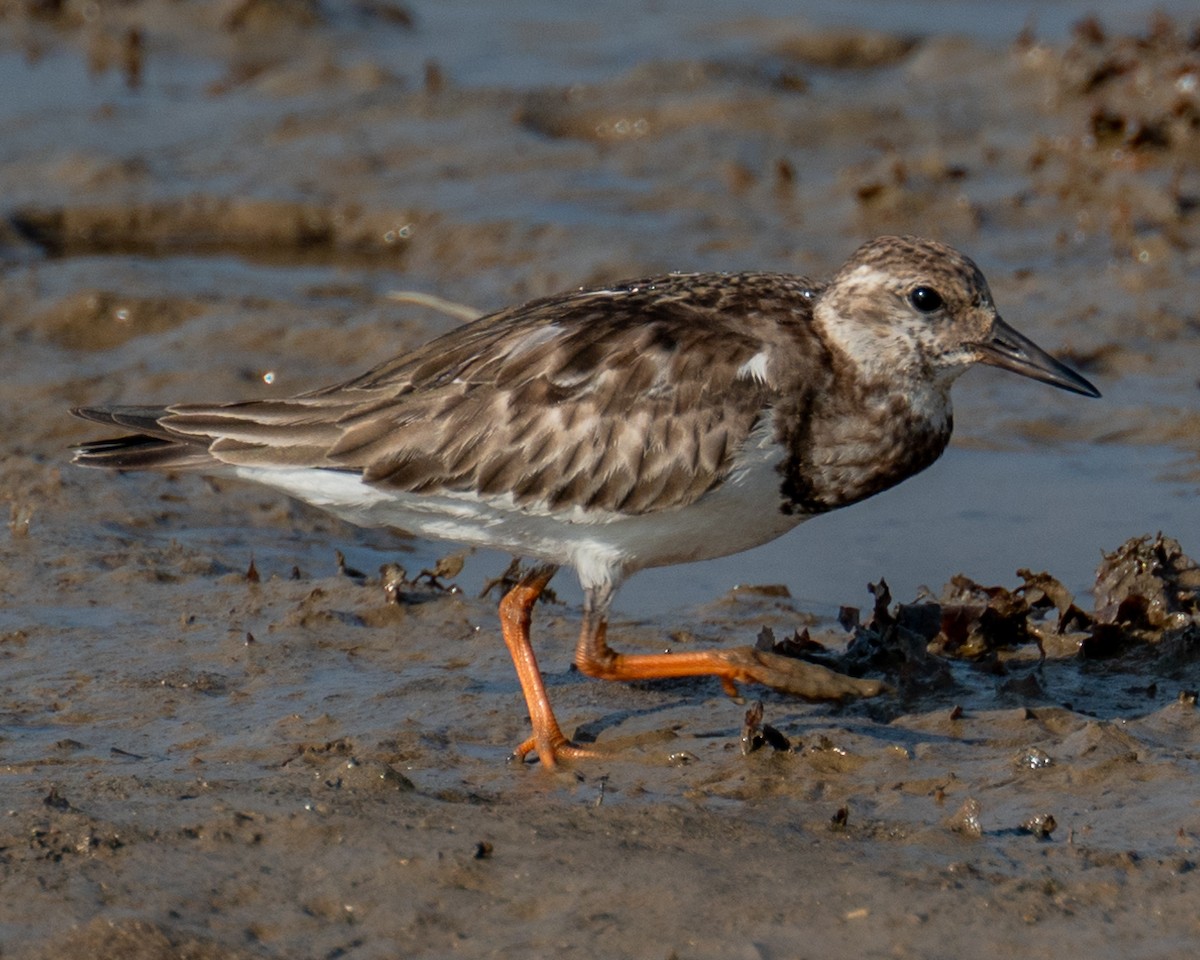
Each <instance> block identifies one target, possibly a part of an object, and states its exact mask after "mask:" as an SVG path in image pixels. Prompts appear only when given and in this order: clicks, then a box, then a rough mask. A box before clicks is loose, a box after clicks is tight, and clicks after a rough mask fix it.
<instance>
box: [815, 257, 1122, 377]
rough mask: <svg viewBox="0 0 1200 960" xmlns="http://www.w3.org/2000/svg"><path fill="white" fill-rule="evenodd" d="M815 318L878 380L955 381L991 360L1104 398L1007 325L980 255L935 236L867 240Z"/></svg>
mask: <svg viewBox="0 0 1200 960" xmlns="http://www.w3.org/2000/svg"><path fill="white" fill-rule="evenodd" d="M814 317H815V319H816V322H817V324H818V325H819V326H820V327H821V328H822V330H823V331H824V332H825V334H826V335H827V336H828V337H829V338H830V340H832V342H833V343H835V344H837V346H838V347H840V348H841V349H842V351H844V352H845V353H846V354H847V355H848V356H849V357H850V358H851V359H852V360H853V361H854V364H855V367H856V368H857V369H859V370H860V371H861V372H862V375H863V376H864V377H865V378H867V379H869V380H875V379H886V378H895V377H897V376H903V375H904V374H906V373H907V374H909V375H912V376H918V377H921V378H922V379H932V380H933V381H934V382H935V383H938V384H942V385H944V386H945V387H946V388H949V385H950V383H952V382H953V381H954V380H955V378H957V377H958V376H959V375H960V374H961V373H963V372H964V371H965V370H966V369H967V368H968V367H970V366H972V365H973V364H975V363H987V364H991V365H992V366H996V367H1001V368H1003V369H1005V370H1011V371H1013V372H1014V373H1019V374H1022V375H1023V376H1026V377H1032V378H1033V379H1034V380H1041V381H1042V382H1043V383H1049V384H1051V385H1053V386H1056V387H1060V388H1062V389H1063V390H1070V391H1072V392H1073V393H1080V394H1083V395H1084V396H1088V397H1098V396H1100V393H1099V391H1098V390H1096V388H1095V387H1094V386H1092V385H1091V384H1090V383H1088V381H1087V380H1085V379H1084V378H1083V377H1081V376H1080V375H1079V374H1077V373H1076V372H1075V371H1074V370H1072V369H1071V368H1070V367H1068V366H1066V365H1065V364H1063V363H1060V362H1059V361H1058V360H1055V359H1054V358H1053V357H1052V356H1050V354H1048V353H1046V351H1045V350H1043V349H1042V348H1041V347H1039V346H1038V345H1037V344H1035V343H1034V342H1033V341H1032V340H1030V339H1029V338H1028V337H1026V336H1024V335H1023V334H1021V333H1018V332H1017V331H1016V330H1014V329H1013V328H1012V327H1010V326H1009V325H1008V324H1007V323H1005V322H1004V320H1002V319H1001V318H1000V315H999V313H997V312H996V307H995V305H994V304H993V303H992V294H991V291H990V290H989V289H988V284H987V281H986V280H985V279H984V277H983V274H982V273H981V272H980V270H979V268H978V267H977V266H976V265H975V264H974V262H973V261H972V260H971V259H970V258H968V257H966V256H964V255H963V254H961V253H959V252H958V251H957V250H955V249H954V248H953V247H949V246H947V245H946V244H944V243H938V242H937V241H935V240H922V239H920V238H917V237H878V238H876V239H875V240H871V241H870V242H868V243H865V244H863V246H861V247H859V248H858V250H857V251H855V253H854V255H853V256H852V257H851V258H850V259H849V260H848V261H846V264H845V265H844V266H843V267H842V268H841V269H840V270H839V271H838V272H837V274H835V275H834V277H833V279H832V280H831V281H830V282H829V284H828V285H827V286H826V287H825V288H824V289H823V290H822V291H821V293H820V295H819V297H818V300H817V302H816V304H815V306H814Z"/></svg>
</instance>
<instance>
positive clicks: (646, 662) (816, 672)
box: [575, 587, 887, 700]
mask: <svg viewBox="0 0 1200 960" xmlns="http://www.w3.org/2000/svg"><path fill="white" fill-rule="evenodd" d="M611 600H612V588H610V587H599V588H592V589H588V590H587V593H586V601H585V604H584V611H583V629H582V631H581V632H580V635H579V643H578V645H577V646H576V647H575V665H576V666H577V667H578V668H579V670H580V671H581V672H582V673H585V674H587V675H588V676H589V677H596V678H598V679H601V680H659V679H666V678H670V677H705V676H708V677H716V678H717V679H718V680H719V681H720V682H721V687H722V688H723V689H724V690H725V692H726V693H727V694H729V695H730V696H731V697H736V696H737V695H738V689H737V684H739V683H761V684H763V685H764V686H768V687H773V688H774V689H776V690H780V691H782V692H784V693H790V694H791V695H792V696H796V697H801V698H802V699H805V700H844V699H847V698H850V697H874V696H878V695H879V694H880V693H883V692H884V691H885V690H887V686H886V684H884V683H882V682H881V681H879V680H859V679H856V678H855V677H848V676H845V675H844V674H841V673H836V672H835V671H833V670H830V669H829V668H827V667H822V666H821V665H820V664H816V663H809V662H808V661H806V660H797V659H795V658H794V657H784V656H781V655H779V654H777V653H771V652H769V651H766V650H759V649H758V648H756V647H733V648H732V649H729V650H690V651H687V652H684V653H639V654H626V653H617V652H616V651H615V650H613V649H612V647H610V646H609V645H608V639H607V637H608V608H609V604H610V602H611Z"/></svg>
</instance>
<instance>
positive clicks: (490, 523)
mask: <svg viewBox="0 0 1200 960" xmlns="http://www.w3.org/2000/svg"><path fill="white" fill-rule="evenodd" d="M772 432H773V431H772V429H771V426H770V423H769V418H768V423H766V424H764V425H763V426H761V427H760V428H759V430H757V431H756V432H755V434H754V435H753V436H751V437H750V438H749V440H748V442H747V444H746V446H745V447H744V448H743V452H742V454H741V456H740V457H739V458H738V460H737V461H736V463H735V467H734V470H733V472H732V473H731V475H730V476H729V478H728V479H727V480H726V481H725V483H723V484H722V485H721V486H720V487H719V488H717V489H716V490H713V491H712V492H710V493H708V494H706V495H705V496H703V497H701V498H700V499H699V500H697V501H696V502H694V503H692V504H690V505H688V506H686V507H683V508H680V509H674V510H662V511H658V512H655V513H648V514H639V515H633V516H629V515H624V514H619V513H613V512H611V511H596V510H594V511H585V510H582V509H579V508H575V509H573V510H568V511H561V512H555V513H552V512H550V511H548V510H546V509H542V508H539V507H538V506H537V505H532V506H522V507H518V506H516V505H515V504H514V503H513V502H512V498H511V497H509V496H507V495H505V496H493V497H485V498H475V497H473V496H469V495H467V494H454V493H447V494H437V495H430V494H413V493H404V492H400V491H394V490H387V489H381V488H378V487H372V486H368V485H366V484H364V483H362V481H361V478H360V477H359V475H358V474H355V473H349V472H343V471H336V470H321V469H315V468H307V467H289V468H282V469H280V468H271V467H244V466H243V467H232V468H230V472H231V473H232V474H233V475H234V476H237V477H241V478H243V479H246V480H253V481H254V482H256V483H260V484H263V485H264V486H268V487H273V488H275V489H277V490H281V491H282V492H284V493H286V494H288V495H290V496H293V497H296V498H297V499H298V500H303V501H305V502H306V503H310V504H312V505H313V506H316V507H320V508H322V509H324V510H327V511H329V512H330V513H332V514H334V515H335V516H338V517H340V518H342V519H343V520H346V521H348V522H350V523H353V524H355V525H357V526H363V527H393V528H396V529H400V530H405V531H407V532H409V533H412V534H416V535H419V536H424V537H432V538H435V539H439V540H452V541H455V542H457V543H463V544H468V545H470V546H478V547H490V548H493V549H497V550H502V551H505V552H507V553H513V554H517V555H520V556H526V557H533V558H537V559H539V560H543V561H546V562H549V563H556V564H560V565H565V566H572V567H574V568H575V569H576V571H577V572H578V573H579V579H580V581H581V582H582V583H583V586H584V587H585V588H586V587H591V586H598V585H601V584H604V583H618V582H620V581H621V580H623V579H624V578H625V577H626V576H628V575H629V574H631V573H633V572H634V571H637V570H641V569H644V568H646V567H658V566H665V565H667V564H673V563H686V562H689V561H693V560H708V559H711V558H713V557H723V556H726V555H728V554H731V553H738V552H740V551H742V550H748V549H749V548H751V547H756V546H758V545H760V544H763V543H767V542H768V541H770V540H774V539H775V538H776V537H779V536H782V535H783V534H784V533H786V532H787V531H788V530H791V529H792V528H793V527H795V526H796V525H797V524H799V523H801V522H803V521H804V520H806V519H808V517H807V516H806V515H804V514H784V513H783V512H782V511H781V510H780V505H781V501H782V498H781V495H780V492H779V485H780V481H781V476H780V473H779V472H778V470H776V465H777V464H778V463H779V460H780V458H781V457H782V451H781V450H780V449H779V448H778V447H777V446H775V445H774V443H773V442H772V438H771V434H772Z"/></svg>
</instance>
